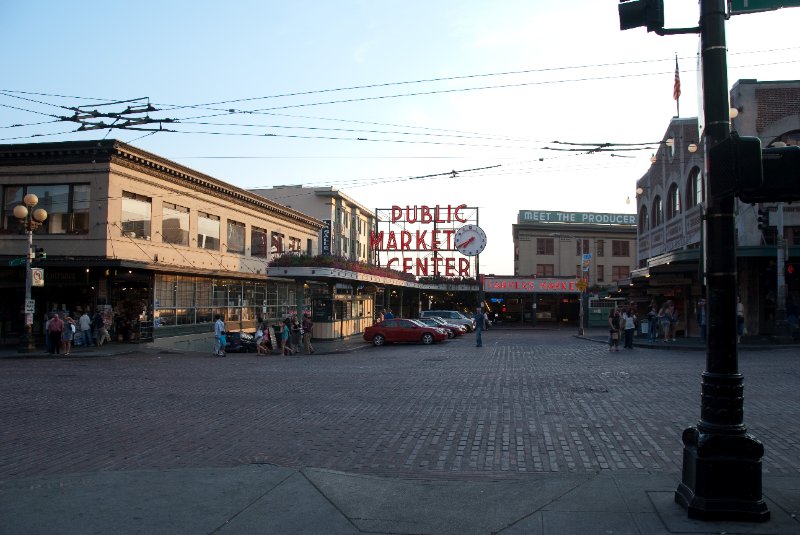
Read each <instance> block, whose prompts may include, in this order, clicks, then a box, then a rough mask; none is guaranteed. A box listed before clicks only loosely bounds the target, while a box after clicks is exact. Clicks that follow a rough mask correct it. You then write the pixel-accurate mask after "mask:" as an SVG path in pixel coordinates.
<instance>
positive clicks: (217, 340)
mask: <svg viewBox="0 0 800 535" xmlns="http://www.w3.org/2000/svg"><path fill="white" fill-rule="evenodd" d="M226 345H227V339H226V337H225V322H223V321H222V316H220V315H219V314H217V315H215V316H214V356H215V357H224V356H225V346H226Z"/></svg>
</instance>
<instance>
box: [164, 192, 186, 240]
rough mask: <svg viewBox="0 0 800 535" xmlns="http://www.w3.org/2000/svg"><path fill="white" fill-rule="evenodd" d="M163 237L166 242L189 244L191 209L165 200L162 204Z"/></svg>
mask: <svg viewBox="0 0 800 535" xmlns="http://www.w3.org/2000/svg"><path fill="white" fill-rule="evenodd" d="M161 238H162V239H163V240H164V242H165V243H172V244H174V245H184V246H188V245H189V209H188V208H184V207H183V206H178V205H176V204H171V203H168V202H165V203H163V204H162V205H161Z"/></svg>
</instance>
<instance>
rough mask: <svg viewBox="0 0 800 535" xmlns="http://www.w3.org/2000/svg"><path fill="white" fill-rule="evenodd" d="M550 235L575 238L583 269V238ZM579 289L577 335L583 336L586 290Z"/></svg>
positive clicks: (557, 236) (556, 234)
mask: <svg viewBox="0 0 800 535" xmlns="http://www.w3.org/2000/svg"><path fill="white" fill-rule="evenodd" d="M550 236H552V237H554V238H567V239H574V240H575V244H576V246H577V247H576V249H577V250H578V251H580V257H581V264H580V265H581V269H583V240H582V239H581V238H579V237H578V236H573V235H571V234H559V233H557V232H555V233H552V234H550ZM559 251H560V250H559ZM560 255H561V253H560V252H559V256H560ZM560 265H561V261H560V260H559V266H560ZM560 270H561V269H560V267H559V271H560ZM581 280H584V279H583V277H581ZM579 289H580V294H579V295H578V322H579V323H578V336H583V335H584V334H585V331H584V328H583V298H584V295H585V292H586V290H585V287H584V286H583V285H580V288H579Z"/></svg>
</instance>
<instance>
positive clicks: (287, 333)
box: [281, 318, 294, 356]
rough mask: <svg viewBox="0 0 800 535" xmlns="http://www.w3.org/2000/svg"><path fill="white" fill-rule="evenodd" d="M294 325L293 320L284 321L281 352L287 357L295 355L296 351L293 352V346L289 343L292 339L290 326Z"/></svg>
mask: <svg viewBox="0 0 800 535" xmlns="http://www.w3.org/2000/svg"><path fill="white" fill-rule="evenodd" d="M291 323H292V319H291V318H286V319H285V320H283V327H281V352H282V353H283V354H284V355H286V356H291V355H294V351H292V346H291V344H290V343H289V341H290V338H291V329H290V328H289V325H290V324H291Z"/></svg>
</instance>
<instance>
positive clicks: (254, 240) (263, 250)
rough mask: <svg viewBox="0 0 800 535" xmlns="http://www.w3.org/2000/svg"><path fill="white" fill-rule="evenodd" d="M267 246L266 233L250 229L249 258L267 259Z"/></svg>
mask: <svg viewBox="0 0 800 535" xmlns="http://www.w3.org/2000/svg"><path fill="white" fill-rule="evenodd" d="M267 244H268V242H267V231H266V230H264V229H263V228H258V227H250V256H257V257H259V258H267V257H268V256H269V246H268V245H267Z"/></svg>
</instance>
